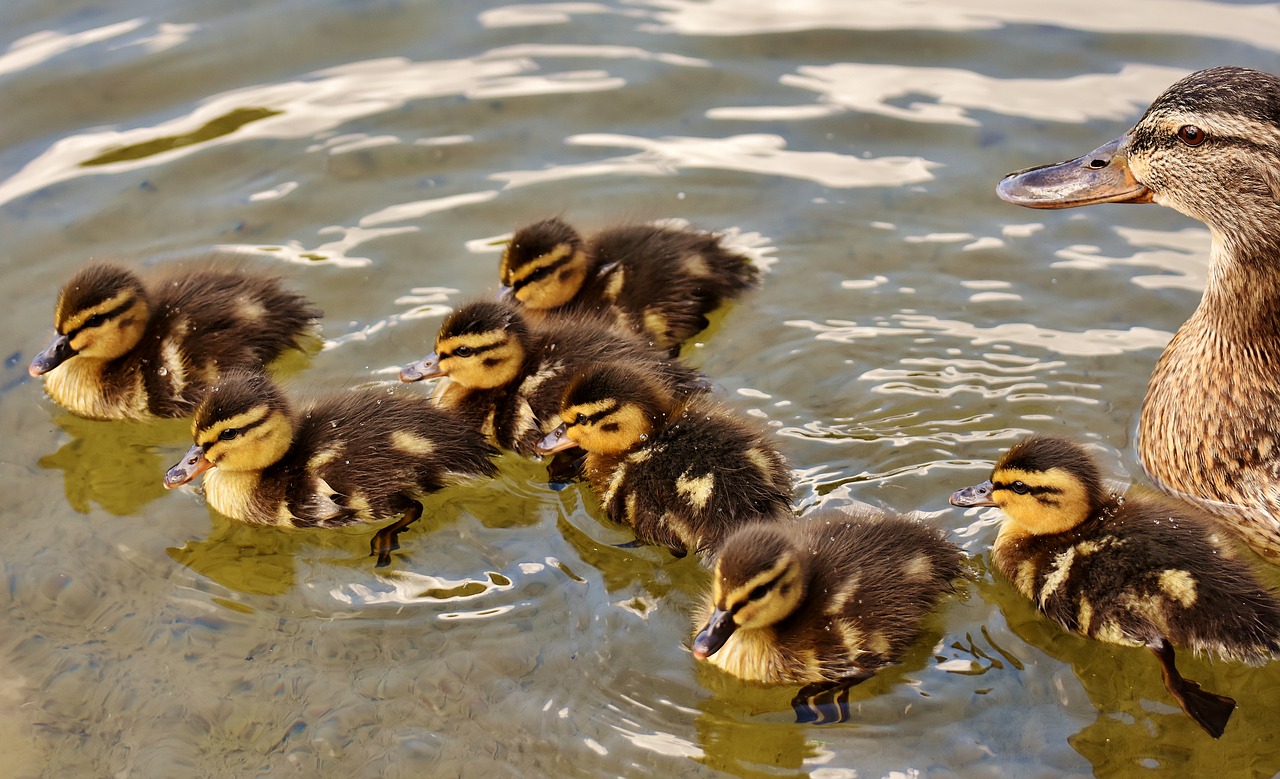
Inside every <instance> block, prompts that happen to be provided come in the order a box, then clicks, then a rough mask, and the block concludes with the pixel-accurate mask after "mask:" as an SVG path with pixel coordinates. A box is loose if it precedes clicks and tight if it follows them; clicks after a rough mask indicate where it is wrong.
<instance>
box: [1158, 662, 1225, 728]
mask: <svg viewBox="0 0 1280 779" xmlns="http://www.w3.org/2000/svg"><path fill="white" fill-rule="evenodd" d="M1147 649H1150V650H1151V653H1152V654H1154V655H1155V656H1156V657H1157V658H1158V659H1159V660H1160V672H1161V675H1162V676H1163V677H1164V686H1165V687H1166V688H1168V690H1169V693H1170V694H1171V695H1173V697H1174V700H1176V701H1177V702H1178V705H1179V706H1181V707H1182V710H1183V711H1185V712H1186V713H1187V716H1189V717H1191V719H1193V720H1195V721H1196V724H1197V725H1199V726H1200V727H1202V728H1204V731H1205V732H1206V733H1208V734H1209V735H1210V736H1213V737H1214V738H1221V737H1222V731H1223V730H1225V729H1226V727H1227V720H1229V719H1231V712H1233V711H1235V708H1236V702H1235V701H1234V700H1233V699H1231V698H1228V697H1227V696H1225V695H1217V694H1215V693H1211V692H1209V691H1207V690H1202V689H1200V685H1199V684H1198V683H1196V682H1193V681H1191V680H1190V679H1183V678H1182V674H1180V673H1178V669H1177V668H1176V667H1175V666H1174V664H1173V660H1174V656H1173V647H1172V646H1170V645H1169V642H1168V641H1165V640H1164V639H1161V640H1160V641H1159V642H1157V643H1154V644H1148V645H1147Z"/></svg>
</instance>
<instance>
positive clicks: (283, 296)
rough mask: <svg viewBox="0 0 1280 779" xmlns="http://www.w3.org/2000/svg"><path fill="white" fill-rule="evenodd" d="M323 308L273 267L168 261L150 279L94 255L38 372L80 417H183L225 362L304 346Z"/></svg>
mask: <svg viewBox="0 0 1280 779" xmlns="http://www.w3.org/2000/svg"><path fill="white" fill-rule="evenodd" d="M319 317H320V312H319V311H317V310H316V309H315V307H314V306H312V304H311V302H310V301H308V300H307V299H306V298H304V297H303V296H301V295H299V294H297V293H295V292H290V291H289V290H287V289H285V288H284V287H283V285H281V284H280V280H279V279H276V278H274V277H270V276H259V275H255V274H251V273H246V272H243V271H216V270H197V271H194V272H193V271H190V270H170V271H167V272H163V273H160V274H157V276H156V277H155V278H152V279H151V280H150V282H149V283H148V284H145V285H144V284H143V282H142V279H140V278H139V277H138V276H137V274H135V273H133V272H132V271H130V270H128V269H126V268H122V267H120V266H118V265H111V264H106V263H94V264H91V265H88V266H86V267H85V268H83V269H81V270H80V271H79V272H77V273H76V274H75V275H74V276H72V277H71V280H70V281H68V282H67V283H66V286H64V287H63V288H62V293H61V294H60V295H58V304H57V307H56V308H55V309H54V315H53V319H54V326H55V327H56V329H57V331H58V335H57V337H56V338H54V339H53V343H51V344H49V346H48V347H47V348H46V349H45V350H44V351H42V352H40V354H38V355H36V357H35V359H34V360H32V361H31V368H30V373H31V375H32V376H44V377H45V390H46V391H48V393H49V396H50V397H52V398H53V399H54V400H55V401H57V402H58V403H59V404H60V405H62V406H65V407H66V408H67V409H68V410H70V411H71V412H72V413H74V414H78V415H79V416H82V417H89V418H91V419H139V418H146V417H183V416H187V415H188V414H190V413H191V412H192V410H193V409H194V408H195V406H196V404H197V403H198V402H199V401H200V399H201V398H203V397H204V394H205V391H206V390H207V389H208V388H209V386H210V385H211V384H213V383H214V382H215V381H217V379H218V376H219V374H220V373H221V372H222V371H225V370H227V369H229V368H256V369H262V368H263V367H265V366H266V365H267V364H268V363H270V362H271V361H272V360H274V359H275V358H276V357H278V356H279V355H280V353H281V352H283V351H284V350H285V349H289V348H297V347H299V345H300V344H301V343H302V342H303V341H304V340H305V339H306V337H307V336H308V335H309V334H310V333H311V332H312V331H313V329H314V327H315V324H316V320H317V319H318V318H319Z"/></svg>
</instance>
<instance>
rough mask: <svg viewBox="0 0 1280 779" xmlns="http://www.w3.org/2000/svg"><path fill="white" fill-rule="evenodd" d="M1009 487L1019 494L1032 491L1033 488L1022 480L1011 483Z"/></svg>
mask: <svg viewBox="0 0 1280 779" xmlns="http://www.w3.org/2000/svg"><path fill="white" fill-rule="evenodd" d="M1009 487H1010V488H1011V489H1012V490H1013V491H1014V492H1016V493H1018V494H1019V495H1026V494H1027V493H1028V492H1031V488H1030V487H1028V486H1027V485H1026V484H1024V483H1022V482H1020V481H1015V482H1014V483H1013V484H1010V485H1009Z"/></svg>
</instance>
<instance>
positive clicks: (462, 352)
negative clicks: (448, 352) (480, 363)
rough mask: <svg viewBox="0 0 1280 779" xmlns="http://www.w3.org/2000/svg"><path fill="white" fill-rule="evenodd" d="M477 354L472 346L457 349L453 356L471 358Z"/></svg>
mask: <svg viewBox="0 0 1280 779" xmlns="http://www.w3.org/2000/svg"><path fill="white" fill-rule="evenodd" d="M475 353H476V350H475V349H472V348H471V347H470V346H459V347H458V348H457V349H454V350H453V354H454V356H456V357H470V356H471V355H473V354H475Z"/></svg>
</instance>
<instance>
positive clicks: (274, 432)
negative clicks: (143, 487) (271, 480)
mask: <svg viewBox="0 0 1280 779" xmlns="http://www.w3.org/2000/svg"><path fill="white" fill-rule="evenodd" d="M191 437H192V438H193V439H195V445H194V446H192V447H191V449H190V450H188V451H187V453H186V454H185V455H183V458H182V460H181V461H180V462H179V463H178V464H177V465H175V466H173V467H172V468H170V469H169V472H168V473H166V474H165V476H164V486H165V487H168V488H173V487H177V486H178V485H180V484H186V483H187V482H189V481H191V480H192V479H194V478H196V477H197V476H199V475H200V474H202V473H204V472H205V471H207V470H208V469H210V468H222V469H223V470H226V471H260V470H262V469H263V468H267V467H269V466H271V465H273V464H274V463H276V462H277V461H279V460H280V458H281V457H284V454H285V452H287V451H288V450H289V445H290V444H291V443H292V442H293V416H292V413H291V411H290V409H289V401H288V399H287V398H286V397H285V395H284V393H283V392H281V390H280V388H279V387H278V386H276V384H275V382H273V381H272V380H271V379H269V378H267V377H266V376H265V375H263V374H261V373H253V372H250V371H244V370H232V371H227V372H226V373H225V374H224V375H223V376H222V377H221V378H220V379H219V380H218V383H217V384H215V385H214V386H213V387H212V388H210V390H209V394H208V395H206V396H205V399H204V400H203V401H202V402H201V403H200V405H199V406H198V407H197V408H196V413H195V418H194V419H193V420H192V422H191Z"/></svg>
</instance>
